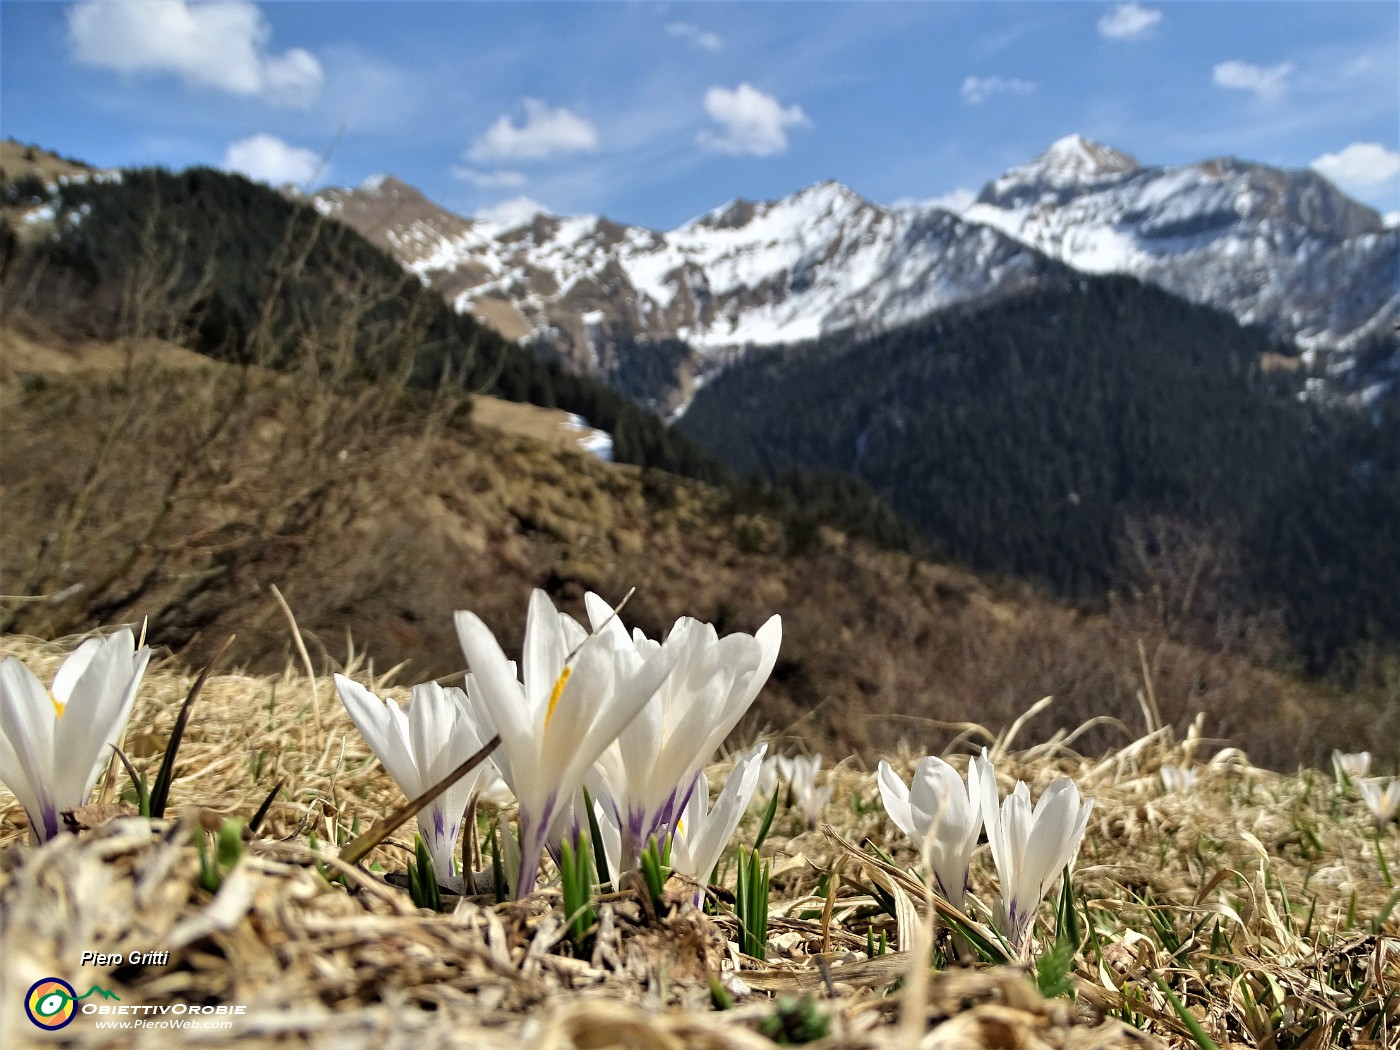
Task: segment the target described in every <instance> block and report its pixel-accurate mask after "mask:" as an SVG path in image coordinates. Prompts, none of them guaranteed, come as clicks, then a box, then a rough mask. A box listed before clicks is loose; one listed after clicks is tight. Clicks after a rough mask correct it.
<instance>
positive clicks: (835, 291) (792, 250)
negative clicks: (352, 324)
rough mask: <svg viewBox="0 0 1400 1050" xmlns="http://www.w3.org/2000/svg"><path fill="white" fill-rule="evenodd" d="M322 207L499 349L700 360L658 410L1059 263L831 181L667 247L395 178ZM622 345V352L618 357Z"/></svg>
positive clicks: (709, 222)
mask: <svg viewBox="0 0 1400 1050" xmlns="http://www.w3.org/2000/svg"><path fill="white" fill-rule="evenodd" d="M315 203H316V206H317V207H318V208H319V209H320V210H321V211H323V212H324V213H326V214H328V215H335V216H337V217H338V218H341V219H343V220H344V221H345V222H347V223H349V224H350V225H352V226H354V227H356V228H357V229H359V230H360V231H361V232H362V233H365V234H366V235H367V236H369V237H370V238H371V239H372V240H375V241H377V242H378V243H380V244H381V245H382V246H384V247H385V248H387V249H388V250H389V251H391V252H393V253H394V254H395V255H396V256H398V257H399V258H400V259H401V260H403V262H404V265H405V266H406V267H407V268H408V269H409V270H411V271H413V272H414V273H417V274H419V275H420V276H421V277H422V278H423V279H424V280H426V281H428V282H429V283H431V284H433V285H434V286H436V287H438V288H440V289H441V290H442V291H443V293H444V294H445V295H447V296H448V298H449V299H451V300H452V302H453V303H454V305H456V307H457V308H458V309H460V310H470V311H471V312H472V313H474V314H476V315H478V316H479V317H481V318H482V319H483V320H485V321H487V322H488V323H491V324H493V325H495V326H496V327H497V328H499V329H500V330H501V331H502V332H504V333H505V334H506V335H509V336H513V337H529V338H532V339H537V340H541V341H544V342H547V343H548V344H549V345H550V346H552V347H553V348H554V349H556V350H557V351H559V352H561V353H563V354H564V355H565V356H566V357H568V358H570V359H571V360H572V361H573V363H574V364H576V365H577V366H579V367H582V368H584V369H586V370H589V371H594V372H601V373H603V374H605V375H607V374H611V373H612V372H614V371H615V370H617V369H618V368H620V367H622V366H623V365H624V364H625V362H623V361H622V360H620V359H619V358H620V355H625V353H626V352H627V350H626V349H625V347H626V346H630V345H632V343H633V342H634V341H636V340H641V341H650V342H656V341H660V340H666V339H671V340H680V341H682V342H684V343H685V344H687V345H688V346H689V347H691V348H693V350H694V354H693V355H692V356H691V359H690V360H688V361H683V362H681V367H680V369H679V372H680V374H679V375H677V376H672V377H670V379H669V380H667V379H663V380H662V386H667V385H671V386H672V387H673V389H671V390H669V391H662V390H657V391H656V392H655V394H654V395H653V396H654V398H655V399H656V400H657V401H658V402H668V401H674V400H675V397H676V395H683V394H684V391H685V389H686V387H687V386H688V383H689V380H690V378H691V377H692V375H693V374H694V373H695V372H697V371H701V370H703V368H704V367H705V365H706V364H707V363H708V362H711V361H716V360H722V359H724V358H725V357H726V356H727V355H728V353H729V352H733V351H738V350H742V349H743V348H745V347H748V346H755V345H766V344H773V343H781V342H793V341H798V340H803V339H810V338H813V337H815V336H818V335H820V334H822V333H823V332H830V331H837V330H843V329H850V328H869V329H876V328H885V327H889V326H891V325H896V324H901V323H904V322H906V321H911V320H914V319H916V318H919V317H922V316H924V315H925V314H928V313H930V312H931V311H933V310H937V309H939V308H941V307H944V306H949V305H952V304H954V303H959V302H966V301H969V300H973V299H979V298H984V297H987V296H990V295H996V294H1004V293H1008V292H1014V291H1016V290H1018V289H1020V288H1022V287H1025V286H1026V285H1027V284H1028V283H1030V282H1032V281H1034V280H1035V279H1036V277H1037V275H1039V274H1041V273H1043V272H1045V271H1046V270H1047V269H1049V268H1054V266H1055V264H1054V263H1052V262H1050V261H1049V260H1047V259H1046V258H1045V257H1044V256H1043V255H1041V254H1040V253H1038V252H1034V251H1028V250H1027V249H1026V248H1025V247H1024V246H1023V245H1021V244H1019V243H1018V242H1017V241H1015V240H1014V239H1012V238H1011V237H1008V236H1007V235H1005V234H1003V233H1001V232H1000V231H997V230H995V229H992V228H990V227H987V226H975V225H972V224H970V223H967V222H965V221H964V220H962V219H960V218H958V217H957V216H955V215H953V214H952V213H950V212H947V211H944V210H940V209H904V210H895V209H890V208H885V207H882V206H880V205H878V204H874V203H872V202H870V201H868V200H866V199H864V198H863V197H861V196H860V195H859V194H857V193H855V192H854V191H853V190H851V189H849V188H848V187H846V186H843V185H841V184H840V183H836V182H824V183H819V184H817V185H815V186H810V187H808V188H807V189H804V190H802V191H800V192H799V193H796V194H794V195H793V196H791V197H787V198H785V199H783V200H779V201H769V202H759V203H755V202H752V201H746V200H737V201H734V202H732V203H730V204H728V205H726V206H724V207H722V208H717V209H716V210H714V211H712V212H710V213H708V214H706V215H703V216H701V217H700V218H698V219H695V220H693V221H692V222H688V223H686V224H685V225H683V226H680V227H679V228H677V229H675V230H672V231H669V232H666V233H660V232H657V231H654V230H648V229H645V228H642V227H639V226H624V225H621V224H619V223H615V222H613V221H611V220H609V219H605V218H598V217H595V216H582V217H573V218H560V217H556V216H548V215H536V216H535V217H534V218H533V219H532V220H531V221H530V222H528V223H526V224H523V225H519V226H514V227H510V228H504V227H502V226H500V225H498V224H493V223H488V222H481V221H473V220H470V219H464V218H462V217H460V216H457V215H453V214H452V213H450V212H446V211H443V210H442V209H440V208H438V207H437V206H436V205H434V204H432V203H431V202H430V201H428V200H427V199H426V198H425V197H423V196H422V195H421V194H420V193H419V192H418V191H417V190H415V189H413V188H412V187H410V186H407V185H405V184H404V183H402V182H399V181H398V180H397V179H394V178H392V177H382V178H376V179H374V180H371V182H369V183H367V184H365V185H362V186H361V187H360V188H359V189H356V190H351V191H346V190H329V191H326V192H323V193H321V194H319V195H318V196H317V198H316V200H315ZM620 345H621V346H623V347H624V348H623V349H620Z"/></svg>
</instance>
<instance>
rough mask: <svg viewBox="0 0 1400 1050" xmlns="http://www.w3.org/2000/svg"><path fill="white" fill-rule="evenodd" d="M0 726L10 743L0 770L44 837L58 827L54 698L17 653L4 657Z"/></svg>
mask: <svg viewBox="0 0 1400 1050" xmlns="http://www.w3.org/2000/svg"><path fill="white" fill-rule="evenodd" d="M0 727H3V730H4V733H5V737H6V739H7V740H8V741H9V745H10V747H9V753H8V754H5V755H4V756H3V757H4V760H5V761H4V766H0V773H3V774H4V779H5V783H6V784H7V785H8V787H9V788H10V790H11V791H13V792H14V794H15V797H16V798H18V799H19V800H20V803H21V804H22V805H23V806H24V810H25V812H26V813H27V814H28V815H29V821H30V829H31V831H32V832H33V834H34V836H35V837H36V839H37V840H38V841H40V842H45V841H47V840H48V839H50V838H51V837H53V836H54V835H55V834H57V832H58V809H57V807H56V805H55V801H54V798H53V794H52V790H53V788H52V780H53V728H54V708H53V702H52V701H51V700H50V699H49V693H48V690H47V689H45V688H44V687H43V685H42V684H40V682H39V680H38V679H37V678H35V677H34V675H33V674H31V673H30V670H29V668H27V667H25V666H24V664H22V663H20V661H19V660H17V659H15V658H14V657H13V656H10V657H6V658H5V659H4V660H0ZM11 756H13V764H11ZM5 767H9V768H5Z"/></svg>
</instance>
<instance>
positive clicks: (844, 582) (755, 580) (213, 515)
mask: <svg viewBox="0 0 1400 1050" xmlns="http://www.w3.org/2000/svg"><path fill="white" fill-rule="evenodd" d="M0 338H6V339H7V341H8V336H7V334H6V333H0ZM31 338H34V339H36V340H38V339H49V338H51V337H41V336H32V337H31ZM122 350H123V348H122V347H121V346H120V345H118V346H104V345H101V344H90V343H83V344H69V343H66V342H62V341H59V342H57V343H55V345H54V346H53V348H52V351H51V352H50V353H49V354H47V355H45V354H37V355H33V356H34V360H35V361H43V360H58V359H74V358H77V359H79V360H81V359H82V358H84V357H86V356H87V355H92V356H94V357H95V359H96V360H97V361H105V362H108V367H107V368H105V369H100V370H98V371H86V372H83V373H81V374H66V375H65V374H58V373H34V374H30V375H29V376H28V377H27V378H24V379H23V380H22V381H16V382H0V514H3V517H4V521H5V525H6V542H5V544H4V545H3V546H0V594H3V595H6V596H10V595H17V594H27V593H40V594H45V595H49V596H51V597H49V598H47V599H46V600H43V601H24V602H16V601H14V600H13V599H11V598H8V597H7V598H0V617H3V620H4V623H3V624H0V630H8V631H21V632H23V633H27V634H32V635H42V636H52V635H53V634H54V633H67V632H71V631H75V630H83V629H87V628H90V627H94V626H97V625H99V624H110V623H115V622H131V621H139V620H141V619H142V618H143V617H149V618H150V624H149V629H150V637H151V640H152V642H153V644H155V645H158V646H169V647H171V648H173V649H175V650H176V652H177V653H178V654H179V655H180V657H181V658H182V660H184V661H187V662H189V663H190V664H193V665H196V666H197V665H198V663H199V662H200V661H202V660H205V659H207V658H208V657H209V656H210V655H211V654H212V652H213V651H214V650H215V649H217V648H218V646H219V645H220V643H222V641H223V640H224V639H225V638H227V637H228V635H229V634H231V633H235V632H236V633H237V636H238V638H237V641H236V643H235V647H234V649H233V650H232V651H231V653H230V656H229V661H230V664H231V665H232V666H242V667H247V668H249V669H251V670H255V671H260V672H272V673H276V672H278V671H280V670H281V669H282V668H283V667H284V666H285V665H286V662H287V660H288V659H289V658H293V659H294V655H293V650H292V647H291V641H290V636H289V632H288V630H287V626H286V622H285V620H284V618H283V615H282V613H281V612H280V611H279V609H278V607H277V605H276V603H275V602H274V601H273V599H272V598H271V596H270V594H269V591H268V586H269V585H270V584H276V585H277V587H278V588H279V590H281V592H282V593H283V594H284V595H285V596H286V599H287V602H288V603H289V604H290V606H291V608H292V609H293V610H294V611H295V613H296V617H297V623H298V626H299V629H300V631H301V633H302V635H303V636H304V637H305V638H306V641H307V645H308V646H309V649H310V651H311V653H312V657H313V659H314V660H315V661H316V663H317V665H318V666H321V667H325V666H332V667H333V666H335V662H336V661H340V660H343V659H346V658H347V657H346V653H347V645H348V644H350V643H348V642H347V636H348V637H349V638H350V639H353V647H354V650H355V652H357V653H368V654H369V656H370V657H371V658H372V659H373V667H374V673H376V674H379V675H382V674H384V673H385V671H386V670H387V669H388V668H390V667H393V666H394V665H395V664H397V663H398V662H400V661H403V660H408V661H411V663H410V665H409V666H408V668H407V669H406V670H404V671H402V672H401V673H400V674H399V675H398V677H397V681H399V682H402V683H409V682H416V681H422V680H425V679H428V678H431V677H434V676H439V675H449V674H454V673H456V672H459V671H460V670H461V669H462V657H461V652H460V649H459V647H458V643H457V640H456V638H455V636H454V633H453V629H452V612H453V610H455V609H460V608H470V609H473V610H475V611H477V612H478V613H479V614H480V615H481V616H482V617H483V618H484V619H485V620H486V622H487V624H488V625H489V626H490V627H491V628H492V629H493V630H494V631H495V632H496V634H497V636H498V637H499V638H500V639H501V643H502V645H503V647H504V648H505V649H506V651H507V652H512V653H514V652H518V651H519V649H520V644H521V632H522V629H523V626H524V611H525V604H526V600H527V597H528V593H529V589H530V588H531V587H535V586H538V587H543V588H545V589H546V590H547V591H549V592H550V594H551V595H552V596H553V597H554V598H555V600H556V601H558V602H560V603H561V604H562V605H563V606H564V607H565V608H566V609H567V610H568V611H570V612H571V613H573V614H574V615H578V616H582V615H583V610H582V594H583V591H584V590H585V589H595V590H597V591H599V592H600V593H602V594H603V595H605V596H607V597H609V598H611V599H612V600H618V599H620V598H621V597H622V595H623V594H625V593H627V591H628V589H629V588H631V587H634V586H635V587H636V588H637V591H636V594H635V596H634V597H633V598H632V600H631V601H630V602H629V604H628V606H627V612H626V614H625V615H626V619H627V621H628V623H629V624H636V625H638V626H640V627H642V628H643V629H644V630H645V631H646V632H647V633H648V634H649V635H651V636H653V637H655V636H657V635H660V634H663V633H664V632H665V631H666V630H667V629H668V628H669V627H670V625H671V624H672V623H673V622H674V619H675V618H676V617H677V616H680V615H682V614H687V615H693V616H697V617H700V618H702V619H704V620H707V621H710V622H713V623H715V624H716V626H717V627H718V629H719V630H720V631H721V632H723V633H728V632H730V631H734V630H746V631H752V630H754V629H755V628H756V627H757V626H758V625H760V624H761V623H763V621H764V620H765V619H767V617H768V616H770V615H771V614H773V613H779V614H781V616H782V617H783V646H782V653H781V656H780V658H779V661H778V664H777V666H776V668H775V670H774V673H773V678H772V680H771V682H770V683H769V684H768V686H767V687H765V689H764V691H763V693H762V695H761V697H760V700H759V707H758V709H757V710H756V711H755V713H754V715H753V717H752V718H751V719H750V720H749V722H748V723H747V724H746V725H745V726H744V727H743V728H742V730H741V732H743V733H744V734H751V733H752V732H753V731H754V730H755V729H757V728H759V727H761V726H762V725H764V724H765V723H766V724H768V725H771V726H773V727H774V728H776V729H777V730H780V731H782V730H787V729H788V727H791V730H790V735H791V736H792V737H800V738H802V739H804V740H806V741H807V742H808V744H809V745H810V746H813V747H815V748H819V749H821V750H823V751H825V752H826V753H827V754H831V753H833V751H834V752H835V753H837V754H841V755H848V754H853V753H855V754H860V755H862V756H865V757H866V758H867V759H868V760H870V761H873V758H874V756H875V754H876V752H878V751H888V749H890V748H892V747H893V746H894V745H895V743H896V742H897V741H898V740H900V739H901V738H910V739H914V740H916V741H917V744H918V746H919V748H920V749H923V748H929V749H932V750H935V751H936V750H938V749H939V748H940V747H942V746H943V745H944V744H946V743H947V742H949V741H950V740H951V738H952V736H953V735H954V734H955V733H956V732H957V729H956V728H949V727H948V724H949V723H957V722H958V721H960V720H964V719H965V720H969V721H976V722H978V723H980V724H982V725H985V726H987V727H989V728H990V729H992V730H993V731H995V730H998V729H1001V728H1004V727H1005V726H1007V725H1009V724H1010V723H1011V722H1012V721H1013V720H1014V719H1015V718H1016V717H1017V716H1018V715H1019V714H1020V713H1021V712H1023V711H1024V710H1025V708H1026V707H1027V705H1028V704H1029V703H1031V702H1033V701H1034V700H1036V699H1038V698H1039V697H1041V696H1045V695H1047V694H1054V695H1055V696H1056V698H1057V700H1056V703H1055V705H1054V706H1053V707H1052V708H1051V709H1050V710H1049V711H1048V712H1047V713H1045V714H1043V715H1040V716H1039V717H1038V718H1037V719H1036V721H1035V724H1034V726H1033V727H1031V728H1029V729H1028V731H1029V732H1033V733H1035V734H1036V735H1037V737H1038V738H1046V737H1048V736H1049V735H1050V734H1051V733H1052V732H1053V731H1054V729H1055V728H1057V727H1065V728H1071V727H1075V726H1077V725H1079V724H1080V723H1081V722H1084V721H1086V720H1088V719H1090V718H1094V717H1097V716H1103V715H1112V716H1116V717H1119V718H1121V719H1123V720H1124V721H1125V722H1126V723H1128V724H1130V725H1133V726H1137V725H1138V724H1139V722H1138V718H1139V714H1138V705H1137V700H1136V698H1135V692H1136V690H1138V689H1139V688H1141V677H1140V675H1141V671H1140V666H1139V658H1138V654H1137V648H1136V647H1137V644H1138V640H1139V639H1145V640H1146V642H1147V644H1148V647H1149V652H1150V653H1151V654H1152V655H1151V660H1152V675H1153V681H1154V683H1155V686H1156V690H1157V695H1158V697H1159V698H1160V703H1161V707H1162V713H1163V717H1164V718H1165V719H1166V720H1167V721H1168V722H1170V723H1172V724H1173V725H1175V726H1177V727H1178V728H1179V729H1184V728H1185V726H1186V725H1188V724H1189V722H1190V721H1191V719H1192V718H1193V717H1194V715H1195V713H1196V712H1197V711H1205V712H1206V713H1207V720H1206V727H1207V730H1206V731H1207V733H1208V734H1212V735H1223V736H1227V737H1231V736H1233V737H1235V738H1236V740H1237V741H1238V742H1239V743H1241V744H1243V745H1245V746H1246V747H1247V749H1248V751H1249V753H1250V755H1251V756H1252V757H1253V758H1254V759H1255V760H1256V761H1261V762H1264V761H1267V762H1272V763H1277V764H1280V765H1284V766H1290V767H1291V766H1292V765H1293V764H1294V763H1295V762H1296V761H1297V760H1298V759H1299V758H1301V757H1309V758H1312V759H1315V760H1320V759H1323V758H1325V755H1326V751H1327V749H1328V748H1331V747H1334V746H1350V745H1351V744H1353V743H1354V742H1355V741H1356V740H1359V739H1363V738H1364V737H1363V736H1362V735H1360V734H1363V733H1364V731H1365V728H1364V727H1366V726H1367V725H1368V724H1369V722H1370V720H1372V719H1374V717H1375V714H1374V713H1373V712H1372V711H1371V710H1370V709H1369V708H1367V707H1366V706H1364V705H1362V704H1360V703H1352V704H1351V705H1349V707H1347V708H1346V709H1337V708H1335V707H1334V706H1333V699H1332V697H1331V696H1330V694H1329V693H1328V692H1327V691H1326V690H1325V689H1322V688H1319V687H1317V686H1315V685H1308V684H1306V683H1301V682H1298V681H1296V680H1293V679H1290V678H1288V677H1286V676H1284V675H1280V674H1277V673H1274V672H1270V671H1268V670H1265V669H1261V668H1260V667H1258V666H1255V665H1252V664H1251V663H1250V662H1249V661H1248V660H1246V659H1244V658H1242V657H1240V656H1238V655H1230V654H1222V653H1221V652H1219V651H1218V650H1215V649H1211V648H1205V647H1192V646H1188V645H1181V644H1177V643H1175V642H1173V641H1171V640H1169V639H1166V638H1164V637H1162V635H1161V633H1160V631H1159V630H1158V629H1157V628H1155V627H1154V626H1153V625H1152V623H1151V621H1150V618H1147V617H1143V618H1140V619H1138V618H1134V617H1131V616H1125V617H1122V618H1119V619H1110V618H1109V617H1105V616H1086V615H1084V614H1082V613H1080V612H1078V611H1076V610H1073V609H1070V608H1067V607H1065V606H1062V605H1059V604H1057V603H1055V602H1053V601H1051V600H1049V599H1047V598H1046V597H1044V596H1043V595H1042V594H1038V593H1036V592H1035V591H1033V590H1032V589H1030V588H1028V587H1025V586H1021V585H1015V584H1003V585H998V586H992V585H989V584H988V583H986V582H985V581H982V580H979V579H978V578H976V577H975V576H973V575H971V574H969V573H967V572H965V571H962V570H959V569H957V568H954V567H951V566H943V565H937V564H931V563H927V562H920V561H916V560H914V559H911V558H909V557H908V556H905V555H899V554H891V553H888V552H884V551H880V550H877V549H874V548H872V547H871V546H870V545H868V544H865V543H862V542H860V541H858V540H854V539H850V538H848V537H846V536H843V535H841V534H839V533H836V532H833V531H831V530H829V529H824V528H822V529H816V530H814V531H813V532H811V533H810V534H804V533H801V532H798V531H795V530H794V529H793V528H792V527H791V525H790V523H787V522H784V520H783V519H782V518H781V517H779V516H775V515H773V514H771V513H769V512H768V511H767V510H765V509H764V508H762V507H755V506H753V505H752V504H749V503H747V502H745V501H743V500H740V499H738V498H736V497H735V496H734V495H732V494H729V493H726V492H724V491H723V490H717V489H714V488H710V487H708V486H705V485H701V484H698V483H693V482H689V481H686V480H683V479H678V478H675V477H674V476H671V475H666V474H662V473H660V472H657V471H640V470H638V469H636V468H633V467H627V466H621V467H618V466H608V465H605V464H602V463H600V462H598V461H597V460H596V459H594V458H592V457H590V456H587V455H584V454H581V453H578V452H568V451H564V450H561V449H559V448H558V447H555V446H553V445H550V444H546V443H541V442H537V441H534V440H531V439H529V438H526V437H520V436H515V435H510V434H502V433H499V432H497V431H495V430H494V429H492V428H489V427H482V426H478V425H477V423H476V422H475V420H474V419H473V418H471V417H470V416H463V415H461V414H459V413H452V414H445V413H443V412H441V411H434V410H432V408H431V405H430V404H428V403H425V402H424V401H420V400H417V399H413V398H409V399H402V398H399V397H398V396H396V395H395V394H394V393H393V392H392V391H379V390H374V389H370V390H362V391H347V392H337V391H334V390H331V389H329V388H328V387H327V386H326V384H325V383H324V382H322V381H320V380H318V379H317V378H315V377H313V376H296V377H287V376H277V375H274V374H272V373H268V372H264V371H261V370H252V371H246V372H245V371H244V370H242V369H239V368H237V367H235V366H230V365H225V364H220V363H218V362H212V361H209V360H208V359H207V358H205V359H202V364H201V367H188V365H189V362H188V361H186V360H185V355H182V354H180V352H179V351H178V350H171V351H170V353H169V357H170V359H172V360H174V361H176V362H177V363H179V364H180V365H181V367H178V368H173V369H166V368H163V367H155V366H154V365H153V366H151V367H147V366H146V365H145V364H142V365H141V366H139V367H136V368H134V369H130V368H123V367H121V366H120V364H116V366H115V367H112V364H113V363H117V362H120V361H121V360H122V358H123V356H124V355H123V353H122ZM197 363H198V362H197ZM0 378H2V377H0ZM79 493H83V494H85V495H84V497H83V498H82V499H78V498H75V497H76V496H77V494H79ZM172 496H173V497H174V498H173V499H172ZM45 559H47V560H48V561H49V562H50V563H51V567H52V575H51V576H49V577H46V578H44V581H43V582H42V583H41V584H40V585H39V586H37V587H31V586H30V585H29V584H30V581H32V580H33V579H34V577H33V576H32V570H33V567H34V565H35V564H36V562H42V561H44V560H45ZM266 700H267V698H264V700H260V701H259V705H260V707H262V706H266V703H265V701H266ZM274 702H276V703H281V702H282V698H281V694H280V693H279V694H278V696H277V698H276V700H275V701H274ZM323 702H324V698H323ZM1266 714H1267V717H1265V715H1266ZM1134 732H1136V730H1134ZM1110 741H1115V742H1121V737H1119V736H1118V735H1117V731H1116V730H1112V729H1108V728H1105V725H1104V723H1103V722H1102V720H1100V725H1099V728H1097V729H1094V730H1091V731H1090V733H1089V734H1088V735H1087V736H1083V737H1080V738H1079V739H1078V741H1077V743H1076V745H1075V746H1076V747H1077V748H1079V749H1082V750H1084V751H1085V753H1092V752H1093V750H1094V749H1096V748H1098V747H1100V746H1102V745H1104V744H1107V743H1109V742H1110Z"/></svg>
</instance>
